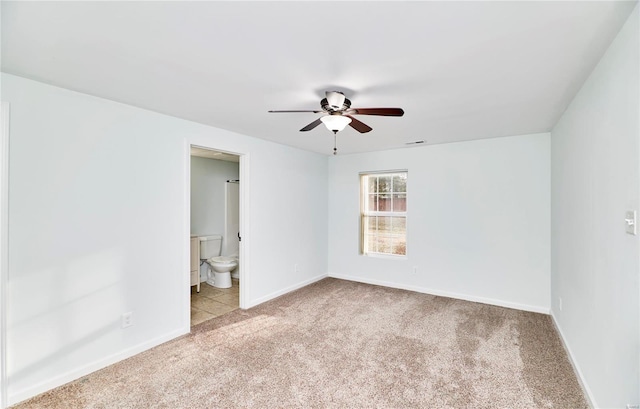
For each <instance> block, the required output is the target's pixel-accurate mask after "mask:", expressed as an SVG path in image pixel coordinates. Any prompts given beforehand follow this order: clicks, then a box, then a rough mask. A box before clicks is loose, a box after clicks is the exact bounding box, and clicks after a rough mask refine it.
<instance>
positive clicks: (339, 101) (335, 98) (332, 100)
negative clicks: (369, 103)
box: [325, 91, 345, 109]
mask: <svg viewBox="0 0 640 409" xmlns="http://www.w3.org/2000/svg"><path fill="white" fill-rule="evenodd" d="M325 94H326V96H327V102H328V103H329V105H330V106H331V108H333V109H342V105H343V104H344V100H345V97H344V94H343V93H341V92H337V91H333V92H326V93H325Z"/></svg>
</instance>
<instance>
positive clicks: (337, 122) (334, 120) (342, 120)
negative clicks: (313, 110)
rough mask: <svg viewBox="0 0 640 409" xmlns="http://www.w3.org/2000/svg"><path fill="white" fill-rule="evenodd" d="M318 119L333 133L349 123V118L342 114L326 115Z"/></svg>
mask: <svg viewBox="0 0 640 409" xmlns="http://www.w3.org/2000/svg"><path fill="white" fill-rule="evenodd" d="M320 120H321V121H322V123H323V124H324V126H326V127H327V129H328V130H330V131H331V132H333V133H336V132H339V131H342V130H343V129H344V128H346V126H347V125H349V124H350V123H351V118H349V117H348V116H342V115H327V116H323V117H322V118H320Z"/></svg>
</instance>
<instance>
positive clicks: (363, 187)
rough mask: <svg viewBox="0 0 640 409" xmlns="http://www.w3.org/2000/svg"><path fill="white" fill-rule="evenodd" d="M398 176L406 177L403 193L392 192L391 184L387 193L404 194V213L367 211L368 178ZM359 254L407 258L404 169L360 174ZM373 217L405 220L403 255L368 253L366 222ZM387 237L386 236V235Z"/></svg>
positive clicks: (406, 195)
mask: <svg viewBox="0 0 640 409" xmlns="http://www.w3.org/2000/svg"><path fill="white" fill-rule="evenodd" d="M398 174H404V175H405V177H406V180H407V182H406V185H405V191H404V192H394V191H393V183H392V188H391V191H390V192H389V195H391V196H392V197H393V195H394V194H399V193H401V194H404V195H405V211H403V212H398V211H380V210H377V211H372V210H369V209H368V208H367V207H368V203H369V202H368V195H369V194H370V193H371V192H369V186H368V183H367V182H366V179H367V178H368V177H369V176H378V177H380V176H395V175H398ZM359 176H360V254H362V255H365V256H374V257H385V258H386V257H389V258H407V254H408V250H407V244H406V241H407V230H408V224H407V221H408V217H407V210H408V205H407V203H406V201H407V199H408V197H409V196H408V190H409V188H408V184H409V183H408V179H409V172H408V171H407V170H406V169H401V170H385V171H374V172H361V173H360V175H359ZM377 193H378V194H380V192H377ZM374 216H378V217H380V216H382V217H404V219H405V232H404V241H405V254H393V253H392V252H390V253H385V252H379V251H370V250H369V244H368V242H367V240H368V235H367V233H366V232H367V230H368V229H367V221H368V220H369V218H371V217H374ZM387 236H388V234H387Z"/></svg>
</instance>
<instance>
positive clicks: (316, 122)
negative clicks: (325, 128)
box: [300, 118, 322, 132]
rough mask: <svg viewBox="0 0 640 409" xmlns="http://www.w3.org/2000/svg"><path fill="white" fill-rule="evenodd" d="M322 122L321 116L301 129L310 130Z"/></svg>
mask: <svg viewBox="0 0 640 409" xmlns="http://www.w3.org/2000/svg"><path fill="white" fill-rule="evenodd" d="M321 123H322V121H321V120H320V118H318V119H316V120H315V121H313V122H311V123H310V124H309V125H307V126H305V127H304V128H302V129H301V130H300V132H306V131H310V130H312V129H313V128H315V127H316V126H318V125H320V124H321Z"/></svg>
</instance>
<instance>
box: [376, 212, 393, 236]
mask: <svg viewBox="0 0 640 409" xmlns="http://www.w3.org/2000/svg"><path fill="white" fill-rule="evenodd" d="M378 231H380V232H381V233H390V232H391V217H385V216H380V217H378Z"/></svg>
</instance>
